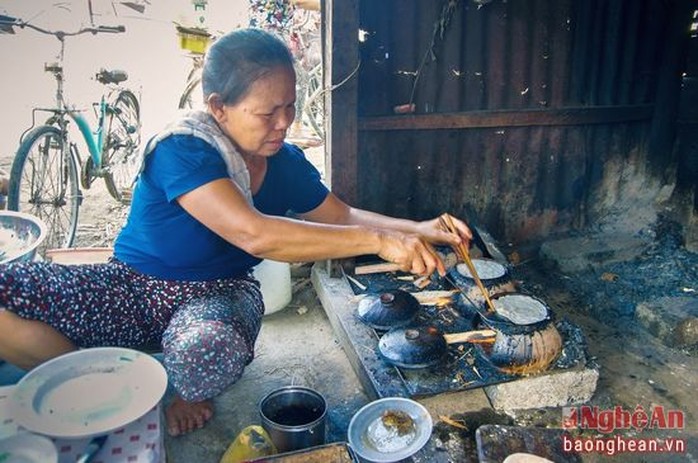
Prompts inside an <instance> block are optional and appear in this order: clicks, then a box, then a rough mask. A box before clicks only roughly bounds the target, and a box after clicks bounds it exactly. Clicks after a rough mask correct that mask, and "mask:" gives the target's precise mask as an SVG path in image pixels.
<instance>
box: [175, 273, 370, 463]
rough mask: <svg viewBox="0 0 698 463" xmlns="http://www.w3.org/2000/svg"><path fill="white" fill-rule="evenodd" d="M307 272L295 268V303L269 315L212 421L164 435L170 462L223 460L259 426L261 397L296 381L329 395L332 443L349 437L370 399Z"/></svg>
mask: <svg viewBox="0 0 698 463" xmlns="http://www.w3.org/2000/svg"><path fill="white" fill-rule="evenodd" d="M306 270H307V269H306ZM303 272H304V271H303V270H302V269H301V271H298V269H296V270H295V271H294V279H293V282H294V286H295V287H296V288H297V289H296V290H295V291H294V295H293V299H292V300H291V303H290V304H289V305H288V306H287V307H286V308H285V309H283V310H281V311H279V312H276V313H274V314H270V315H267V316H266V317H265V318H264V320H263V323H262V331H261V333H260V336H259V339H258V343H257V349H256V358H255V360H254V361H253V362H252V363H251V364H250V365H249V366H248V367H247V369H246V370H245V373H244V375H243V377H242V379H241V380H240V381H238V382H237V383H236V384H234V385H233V386H232V387H231V388H230V389H229V390H228V391H226V392H225V393H224V394H222V395H221V396H220V397H218V398H217V399H216V400H215V401H214V402H215V406H216V412H215V415H214V417H213V419H212V420H211V421H210V423H209V424H208V425H207V426H206V427H205V428H204V429H201V430H199V431H195V432H193V433H191V434H188V435H185V436H181V437H176V438H170V437H166V438H165V447H166V451H167V458H168V460H167V461H168V462H169V463H192V462H197V463H207V462H212V463H216V462H218V461H219V459H220V457H221V456H222V455H223V453H224V451H225V449H226V448H227V446H228V445H229V444H230V443H231V442H232V441H233V440H234V439H235V436H236V435H237V434H238V432H239V431H240V430H242V429H243V428H244V427H245V426H248V425H251V424H260V418H259V413H258V403H259V401H260V400H261V399H262V397H263V396H264V395H265V394H267V393H268V392H269V391H271V390H273V389H276V388H278V387H281V386H287V385H291V384H293V385H301V386H306V387H310V388H313V389H315V390H317V391H318V392H320V393H321V394H322V395H323V396H324V397H325V399H326V400H327V403H328V421H327V442H337V441H345V440H346V429H347V426H348V424H349V420H350V419H351V416H352V415H353V414H354V413H355V412H356V411H357V410H358V409H359V408H361V407H362V406H363V405H365V404H366V403H367V402H368V401H369V399H368V397H367V396H366V395H365V394H364V392H363V389H362V388H361V385H360V384H359V381H358V379H357V377H356V375H355V374H354V371H353V370H352V368H351V365H350V364H349V361H348V360H347V357H346V355H345V354H344V351H343V350H342V348H341V346H340V345H339V342H338V341H337V339H336V338H335V335H334V333H333V331H332V328H331V327H330V324H329V322H328V320H327V316H326V315H325V312H324V311H323V308H322V306H321V305H320V303H319V301H318V299H317V296H316V293H315V291H314V289H313V287H312V285H311V284H310V281H309V279H308V278H307V277H306V276H305V274H304V273H303ZM298 273H300V275H298Z"/></svg>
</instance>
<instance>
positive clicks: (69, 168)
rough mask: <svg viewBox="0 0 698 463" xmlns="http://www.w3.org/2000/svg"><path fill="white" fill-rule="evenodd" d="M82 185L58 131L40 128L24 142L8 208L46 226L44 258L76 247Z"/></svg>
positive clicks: (12, 177)
mask: <svg viewBox="0 0 698 463" xmlns="http://www.w3.org/2000/svg"><path fill="white" fill-rule="evenodd" d="M78 181H79V179H78V169H77V165H76V161H75V158H74V157H73V156H72V153H71V152H70V146H69V144H68V143H67V141H66V140H65V139H64V138H63V133H62V132H61V131H60V130H59V129H58V128H57V127H53V126H48V125H42V126H39V127H37V128H35V129H33V130H32V131H31V132H29V133H28V134H27V136H26V137H25V138H24V140H22V143H21V144H20V145H19V148H18V149H17V153H16V154H15V158H14V161H13V162H12V170H11V172H10V185H9V189H8V194H7V207H8V209H10V210H13V211H20V212H26V213H29V214H32V215H35V216H37V217H39V218H40V219H41V220H43V221H44V222H45V223H46V227H47V228H48V235H47V237H46V240H45V241H44V243H43V244H42V245H41V246H40V247H39V252H40V253H41V254H43V251H45V250H46V249H51V248H67V247H70V246H71V245H72V244H73V240H74V239H75V231H76V230H77V226H78V209H79V208H80V203H81V201H82V195H81V193H80V187H79V184H78Z"/></svg>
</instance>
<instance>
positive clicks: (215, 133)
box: [141, 110, 252, 204]
mask: <svg viewBox="0 0 698 463" xmlns="http://www.w3.org/2000/svg"><path fill="white" fill-rule="evenodd" d="M171 135H193V136H195V137H197V138H200V139H202V140H204V141H205V142H206V143H208V144H209V145H211V146H213V147H214V148H216V151H218V154H220V155H221V157H222V158H223V161H225V165H226V167H227V168H228V176H229V177H230V180H232V181H233V183H235V184H236V185H237V186H238V187H239V188H240V190H242V193H243V194H244V195H245V199H247V202H249V203H250V204H252V190H251V189H250V172H249V171H248V170H247V165H246V164H245V161H244V159H243V158H242V155H241V154H240V153H239V152H238V150H237V149H235V146H234V145H233V143H232V142H231V141H230V139H229V138H228V137H227V136H226V135H225V134H224V133H223V132H222V131H221V129H220V127H219V126H218V123H217V122H216V120H215V119H214V118H213V116H212V115H211V114H210V113H208V112H206V111H202V110H194V111H186V112H182V113H180V116H179V117H178V118H176V119H175V120H174V121H172V122H170V123H169V124H167V126H165V128H164V129H163V130H161V131H160V132H159V133H158V134H157V135H155V136H154V137H152V138H151V139H150V140H148V143H146V145H145V148H144V150H143V164H142V165H141V171H142V170H143V167H144V166H145V157H146V156H147V155H148V154H149V153H151V152H152V151H153V150H154V149H155V146H156V145H157V144H158V143H159V142H161V141H162V140H164V139H165V138H167V137H169V136H171Z"/></svg>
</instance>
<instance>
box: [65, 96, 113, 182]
mask: <svg viewBox="0 0 698 463" xmlns="http://www.w3.org/2000/svg"><path fill="white" fill-rule="evenodd" d="M106 112H107V102H106V98H105V97H104V95H102V98H101V99H100V102H99V113H98V114H99V119H98V121H97V129H96V130H95V131H93V130H92V127H91V126H90V123H89V122H88V121H87V119H86V118H85V117H84V116H83V115H82V114H80V112H78V111H77V110H68V111H67V113H68V115H69V116H70V117H71V119H73V121H75V125H77V126H78V129H79V130H80V134H82V138H83V139H84V140H85V144H86V145H87V149H88V151H89V153H90V156H91V157H92V162H93V163H94V166H95V168H97V169H101V167H102V151H103V149H104V133H105V132H106V128H105V127H104V123H105V120H106V117H105V115H106ZM78 157H79V156H78Z"/></svg>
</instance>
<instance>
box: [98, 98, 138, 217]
mask: <svg viewBox="0 0 698 463" xmlns="http://www.w3.org/2000/svg"><path fill="white" fill-rule="evenodd" d="M105 122H106V123H105V126H104V127H105V130H106V132H105V142H104V148H103V149H102V169H103V171H104V183H105V184H106V186H107V191H109V194H110V195H111V196H112V197H113V198H114V199H116V200H117V201H120V202H122V203H124V204H128V203H130V202H131V194H132V191H133V185H134V183H135V180H136V175H138V170H139V169H140V167H141V153H140V150H139V149H138V147H139V145H140V142H141V140H140V137H141V135H140V134H141V122H140V105H139V104H138V99H137V98H136V95H134V94H133V93H132V92H131V91H130V90H122V91H120V92H119V93H118V94H117V96H116V98H115V99H114V101H113V103H110V104H109V105H108V107H107V114H106V121H105Z"/></svg>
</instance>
